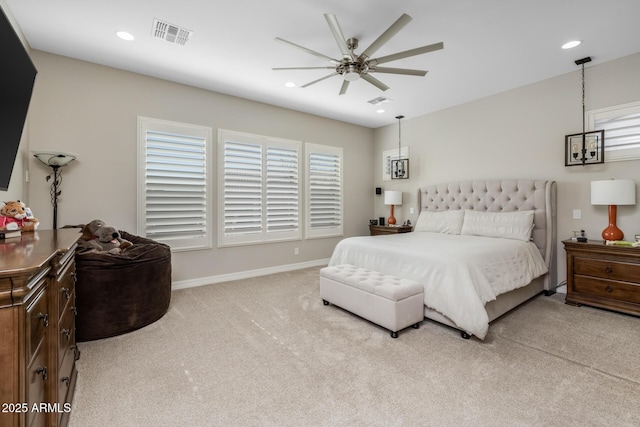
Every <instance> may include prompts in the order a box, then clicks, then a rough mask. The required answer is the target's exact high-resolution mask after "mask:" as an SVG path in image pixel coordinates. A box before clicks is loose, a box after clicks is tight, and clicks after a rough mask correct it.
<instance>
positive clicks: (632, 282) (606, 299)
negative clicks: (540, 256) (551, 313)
mask: <svg viewBox="0 0 640 427" xmlns="http://www.w3.org/2000/svg"><path fill="white" fill-rule="evenodd" d="M562 243H564V247H565V250H566V252H567V298H566V302H567V303H568V304H575V305H580V304H585V305H590V306H594V307H600V308H606V309H609V310H615V311H620V312H623V313H627V314H634V315H636V316H640V248H634V247H624V246H609V245H605V244H604V242H603V241H589V242H585V243H580V242H573V241H571V240H566V241H564V242H562Z"/></svg>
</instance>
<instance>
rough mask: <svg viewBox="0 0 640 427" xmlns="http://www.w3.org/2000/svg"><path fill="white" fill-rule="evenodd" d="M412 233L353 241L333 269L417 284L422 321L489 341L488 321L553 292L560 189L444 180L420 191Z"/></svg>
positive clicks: (338, 251)
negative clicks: (390, 276)
mask: <svg viewBox="0 0 640 427" xmlns="http://www.w3.org/2000/svg"><path fill="white" fill-rule="evenodd" d="M418 205H419V208H420V216H419V218H418V222H417V223H416V225H415V230H414V231H413V232H411V233H400V234H388V235H381V236H361V237H351V238H347V239H344V240H342V241H341V242H339V243H338V245H336V248H335V249H334V252H333V255H332V257H331V260H330V262H329V265H330V266H333V265H339V264H351V265H355V266H358V267H362V268H367V269H370V270H373V271H378V272H381V273H383V274H393V275H396V276H400V277H404V278H407V279H412V280H416V281H418V282H420V283H421V284H422V285H423V286H424V288H425V292H424V304H425V306H424V316H425V317H426V318H428V319H432V320H435V321H437V322H440V323H443V324H445V325H448V326H452V327H454V328H457V329H459V330H460V331H461V333H462V336H463V337H465V338H468V337H470V336H471V335H474V336H476V337H478V338H480V339H484V338H485V336H486V334H487V331H488V327H489V323H490V322H491V321H493V320H495V319H496V318H498V317H499V316H501V315H503V314H504V313H506V312H508V311H509V310H511V309H513V308H514V307H516V306H518V305H520V304H522V303H523V302H525V301H527V300H528V299H530V298H532V297H534V296H536V295H538V294H539V293H541V292H545V293H547V294H548V295H550V294H552V293H553V292H554V291H555V287H556V284H557V280H556V279H557V273H556V256H555V247H556V243H555V242H556V225H555V224H556V184H555V182H554V181H548V180H490V181H465V182H455V183H445V184H438V185H430V186H425V187H421V188H420V189H419V190H418Z"/></svg>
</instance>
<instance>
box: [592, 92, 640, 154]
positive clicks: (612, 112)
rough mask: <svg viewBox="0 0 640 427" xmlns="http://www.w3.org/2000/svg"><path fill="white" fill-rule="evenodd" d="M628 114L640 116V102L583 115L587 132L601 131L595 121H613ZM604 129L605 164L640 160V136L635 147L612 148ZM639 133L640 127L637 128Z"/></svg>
mask: <svg viewBox="0 0 640 427" xmlns="http://www.w3.org/2000/svg"><path fill="white" fill-rule="evenodd" d="M629 114H636V115H638V114H640V101H639V102H632V103H628V104H621V105H614V106H611V107H605V108H599V109H595V110H590V111H587V112H586V113H585V116H586V117H585V120H586V122H587V129H588V130H589V131H594V130H602V129H603V127H596V121H597V120H602V119H615V118H619V117H622V116H625V115H629ZM604 129H605V133H604V140H605V147H604V149H605V158H604V159H605V160H604V161H605V162H606V163H608V162H620V161H626V160H640V135H639V136H638V142H637V144H638V146H637V147H617V148H612V146H611V145H610V139H609V137H608V136H607V130H606V128H604ZM638 130H639V132H640V125H639V126H638Z"/></svg>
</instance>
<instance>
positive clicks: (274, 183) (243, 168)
mask: <svg viewBox="0 0 640 427" xmlns="http://www.w3.org/2000/svg"><path fill="white" fill-rule="evenodd" d="M218 149H219V152H218V153H219V155H218V157H219V162H220V168H219V175H220V176H219V180H218V182H219V190H218V199H219V204H218V206H219V212H218V229H219V233H218V246H231V245H242V244H254V243H262V242H275V241H284V240H297V239H300V238H301V229H300V201H299V198H300V179H299V173H300V172H299V170H300V165H299V158H300V150H301V143H300V142H298V141H289V140H284V139H277V138H270V137H263V136H259V135H250V134H244V133H239V132H233V131H227V130H220V131H219V134H218Z"/></svg>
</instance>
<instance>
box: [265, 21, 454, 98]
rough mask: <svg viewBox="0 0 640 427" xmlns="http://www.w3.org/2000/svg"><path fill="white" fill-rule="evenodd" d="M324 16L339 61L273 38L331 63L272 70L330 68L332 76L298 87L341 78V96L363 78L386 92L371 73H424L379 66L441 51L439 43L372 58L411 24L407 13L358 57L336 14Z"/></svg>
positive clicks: (356, 42) (416, 74)
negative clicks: (319, 65) (337, 51)
mask: <svg viewBox="0 0 640 427" xmlns="http://www.w3.org/2000/svg"><path fill="white" fill-rule="evenodd" d="M324 17H325V19H326V21H327V24H328V25H329V29H330V30H331V33H332V34H333V37H334V39H335V40H336V43H337V44H338V49H339V50H340V54H341V59H335V58H332V57H330V56H328V55H325V54H323V53H320V52H316V51H314V50H311V49H309V48H306V47H304V46H301V45H299V44H296V43H293V42H290V41H288V40H285V39H283V38H280V37H276V38H275V40H276V41H279V42H281V43H284V44H287V45H289V46H292V47H295V48H296V49H300V50H302V51H303V52H306V53H309V54H311V55H314V56H317V57H319V58H322V59H325V60H327V61H329V62H330V63H331V66H324V67H280V68H273V70H276V71H282V70H321V69H329V70H334V71H333V72H332V73H331V74H329V75H327V76H325V77H321V78H319V79H317V80H314V81H312V82H309V83H307V84H305V85H302V86H301V87H303V88H305V87H309V86H311V85H313V84H316V83H318V82H321V81H323V80H325V79H328V78H330V77H333V76H342V78H343V83H342V87H341V88H340V92H339V93H340V95H343V94H345V93H346V92H347V89H348V87H349V83H350V82H353V81H356V80H359V79H360V78H362V79H363V80H365V81H367V82H368V83H370V84H372V85H373V86H375V87H377V88H378V89H380V90H382V91H386V90H387V89H389V86H387V85H385V84H384V83H382V82H381V81H380V80H378V79H376V78H375V77H373V76H372V75H371V73H383V74H401V75H407V76H420V77H423V76H425V75H426V74H427V71H425V70H412V69H408V68H391V67H379V66H378V65H379V64H384V63H386V62H392V61H397V60H399V59H403V58H409V57H411V56H416V55H422V54H425V53H428V52H433V51H435V50H440V49H443V48H444V44H443V43H442V42H440V43H435V44H431V45H427V46H422V47H418V48H415V49H410V50H406V51H403V52H397V53H394V54H391V55H387V56H382V57H379V58H371V56H372V55H373V54H374V53H375V52H377V51H378V49H380V48H381V47H382V46H383V45H384V44H385V43H387V42H388V41H389V40H391V38H392V37H393V36H395V35H396V34H397V33H398V32H399V31H400V30H401V29H402V28H404V27H405V26H406V25H407V24H408V23H409V22H411V19H412V18H411V17H410V16H409V15H407V14H406V13H403V14H402V15H401V16H400V18H398V19H397V20H396V21H395V22H394V23H393V24H391V26H390V27H389V28H387V29H386V30H385V31H384V32H383V33H382V34H381V35H380V36H379V37H378V38H377V39H376V40H375V41H374V42H373V43H371V45H370V46H369V47H367V48H366V49H365V50H364V51H363V52H362V53H361V54H360V55H358V54H356V53H355V50H356V49H357V48H358V39H357V38H355V37H351V38H349V39H346V38H345V36H344V34H343V32H342V28H341V27H340V24H339V23H338V18H336V16H335V15H333V14H330V13H325V14H324Z"/></svg>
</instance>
